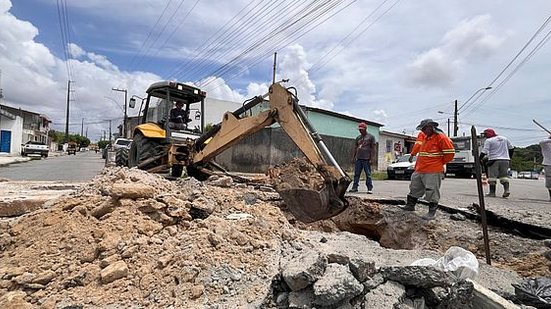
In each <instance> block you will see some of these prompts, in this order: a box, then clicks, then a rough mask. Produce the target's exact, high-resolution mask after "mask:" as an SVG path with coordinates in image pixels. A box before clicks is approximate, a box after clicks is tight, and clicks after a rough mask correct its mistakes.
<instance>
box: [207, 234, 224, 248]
mask: <svg viewBox="0 0 551 309" xmlns="http://www.w3.org/2000/svg"><path fill="white" fill-rule="evenodd" d="M207 239H208V241H209V242H210V244H211V245H212V246H213V247H215V248H216V247H217V246H219V245H220V243H222V238H220V236H218V235H216V234H214V233H209V235H208V236H207Z"/></svg>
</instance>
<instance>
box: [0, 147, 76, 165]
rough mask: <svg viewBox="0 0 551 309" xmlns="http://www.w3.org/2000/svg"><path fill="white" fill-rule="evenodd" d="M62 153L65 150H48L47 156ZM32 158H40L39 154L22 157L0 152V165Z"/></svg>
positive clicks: (56, 155) (60, 154) (26, 160)
mask: <svg viewBox="0 0 551 309" xmlns="http://www.w3.org/2000/svg"><path fill="white" fill-rule="evenodd" d="M62 155H65V152H58V151H50V153H49V154H48V156H49V157H58V156H62ZM34 158H40V156H30V157H22V156H12V155H4V154H0V167H2V166H8V165H10V164H14V163H22V162H28V161H30V160H32V159H34Z"/></svg>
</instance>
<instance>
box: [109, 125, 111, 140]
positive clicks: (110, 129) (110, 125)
mask: <svg viewBox="0 0 551 309" xmlns="http://www.w3.org/2000/svg"><path fill="white" fill-rule="evenodd" d="M109 145H111V120H109Z"/></svg>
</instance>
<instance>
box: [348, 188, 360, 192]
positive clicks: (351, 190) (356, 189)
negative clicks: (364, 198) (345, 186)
mask: <svg viewBox="0 0 551 309" xmlns="http://www.w3.org/2000/svg"><path fill="white" fill-rule="evenodd" d="M348 192H358V188H352V189H350V190H348Z"/></svg>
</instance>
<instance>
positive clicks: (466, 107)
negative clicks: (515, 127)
mask: <svg viewBox="0 0 551 309" xmlns="http://www.w3.org/2000/svg"><path fill="white" fill-rule="evenodd" d="M549 22H551V15H550V16H549V17H547V19H546V20H545V21H544V22H543V24H542V25H541V26H540V27H539V28H538V29H537V30H536V32H535V33H534V34H533V35H532V37H530V39H529V40H528V42H526V43H525V44H524V46H523V47H522V48H521V49H520V50H519V51H518V52H517V53H516V55H515V56H514V57H513V59H511V61H509V63H508V64H507V65H506V66H505V67H504V68H503V69H502V70H501V72H499V74H498V75H497V76H496V77H495V78H494V79H493V80H492V82H490V84H488V86H491V87H493V84H494V83H495V82H497V80H498V79H499V78H500V77H501V76H502V75H503V74H504V73H505V72H506V71H507V70H508V69H509V68H510V67H511V65H512V64H513V63H514V62H515V61H516V60H517V59H518V58H519V57H520V55H521V54H522V53H523V52H524V51H525V50H526V49H527V48H528V46H529V45H530V44H531V43H532V42H533V41H534V39H535V38H536V37H537V36H538V35H539V34H540V33H541V32H542V31H543V29H545V27H547V25H548V24H549ZM547 35H549V33H548V34H547ZM544 40H545V38H544V39H543V40H541V41H540V43H539V44H538V46H539V45H540V44H541V43H542V42H543V41H544ZM545 43H546V41H545ZM545 43H543V44H545ZM538 46H536V47H535V48H533V49H532V51H531V52H530V53H529V55H528V56H527V57H525V58H524V60H523V61H522V62H521V64H519V65H517V68H520V67H521V66H522V65H523V64H524V63H526V61H528V59H530V57H531V55H533V54H534V53H535V51H537V50H539V48H541V46H540V47H539V48H538ZM516 71H517V70H514V71H513V73H510V74H509V77H508V78H506V79H505V80H506V81H508V80H509V79H510V77H512V75H513V74H514V73H515V72H516ZM506 81H505V82H506ZM503 84H504V83H502V84H500V86H498V87H495V88H494V89H493V90H492V91H491V92H490V93H489V94H488V95H487V97H486V98H490V97H491V96H493V95H494V94H495V93H496V92H497V91H498V90H499V88H501V86H502V85H503ZM478 98H480V96H478V97H477V98H476V99H475V100H473V101H471V103H470V104H467V105H466V106H464V108H465V109H468V108H469V107H471V106H473V105H474V104H475V103H476V102H477V99H478ZM486 101H487V99H485V100H484V101H483V103H484V102H486ZM483 103H482V104H483ZM482 104H479V105H482ZM462 107H463V106H462Z"/></svg>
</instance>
